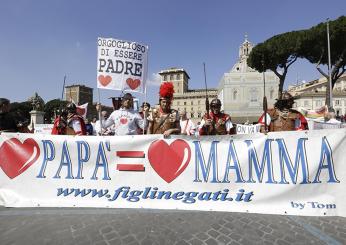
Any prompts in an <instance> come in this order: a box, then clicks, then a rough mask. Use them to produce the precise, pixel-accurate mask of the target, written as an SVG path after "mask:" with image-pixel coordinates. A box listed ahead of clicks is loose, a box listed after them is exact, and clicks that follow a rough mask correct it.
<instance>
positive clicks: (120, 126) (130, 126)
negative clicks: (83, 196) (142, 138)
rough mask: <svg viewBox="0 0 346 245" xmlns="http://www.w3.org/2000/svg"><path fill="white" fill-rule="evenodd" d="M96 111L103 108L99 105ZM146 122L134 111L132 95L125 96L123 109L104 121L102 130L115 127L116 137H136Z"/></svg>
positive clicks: (122, 101)
mask: <svg viewBox="0 0 346 245" xmlns="http://www.w3.org/2000/svg"><path fill="white" fill-rule="evenodd" d="M96 109H97V110H98V111H99V110H100V109H101V108H100V106H99V105H98V106H97V107H96ZM144 124H145V123H144V120H143V118H142V117H141V116H140V115H139V113H138V112H136V111H135V110H134V109H133V97H132V95H131V94H130V93H126V94H124V96H123V97H122V99H121V107H120V108H119V109H118V110H115V111H113V112H112V114H111V115H110V116H109V118H108V119H107V120H102V128H108V127H110V126H112V125H113V128H114V135H136V134H138V132H139V129H142V130H143V129H144V128H145V125H144Z"/></svg>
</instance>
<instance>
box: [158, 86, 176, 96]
mask: <svg viewBox="0 0 346 245" xmlns="http://www.w3.org/2000/svg"><path fill="white" fill-rule="evenodd" d="M159 94H160V100H162V99H166V100H172V99H173V94H174V86H173V83H172V82H163V83H162V84H161V86H160V92H159Z"/></svg>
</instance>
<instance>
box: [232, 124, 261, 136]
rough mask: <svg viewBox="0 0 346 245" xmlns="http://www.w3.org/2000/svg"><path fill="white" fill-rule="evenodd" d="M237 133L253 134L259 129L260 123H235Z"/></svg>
mask: <svg viewBox="0 0 346 245" xmlns="http://www.w3.org/2000/svg"><path fill="white" fill-rule="evenodd" d="M236 130H237V134H255V133H259V132H260V131H261V124H259V123H258V124H255V125H245V124H237V127H236Z"/></svg>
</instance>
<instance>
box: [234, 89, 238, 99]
mask: <svg viewBox="0 0 346 245" xmlns="http://www.w3.org/2000/svg"><path fill="white" fill-rule="evenodd" d="M237 94H238V91H237V90H234V91H233V100H237Z"/></svg>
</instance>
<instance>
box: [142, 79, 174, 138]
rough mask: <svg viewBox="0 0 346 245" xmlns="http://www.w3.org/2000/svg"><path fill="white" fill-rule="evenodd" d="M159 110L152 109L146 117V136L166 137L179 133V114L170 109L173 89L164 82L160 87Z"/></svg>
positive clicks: (171, 84)
mask: <svg viewBox="0 0 346 245" xmlns="http://www.w3.org/2000/svg"><path fill="white" fill-rule="evenodd" d="M159 94H160V99H159V105H160V106H159V108H158V109H156V108H155V109H152V111H151V114H150V115H149V117H148V121H149V127H148V134H163V136H164V137H168V136H170V135H171V134H179V133H180V121H179V114H178V112H177V111H176V110H174V109H171V103H172V100H173V94H174V87H173V83H172V82H164V83H162V84H161V86H160V92H159Z"/></svg>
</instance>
